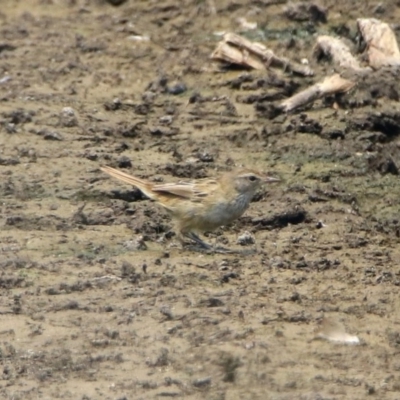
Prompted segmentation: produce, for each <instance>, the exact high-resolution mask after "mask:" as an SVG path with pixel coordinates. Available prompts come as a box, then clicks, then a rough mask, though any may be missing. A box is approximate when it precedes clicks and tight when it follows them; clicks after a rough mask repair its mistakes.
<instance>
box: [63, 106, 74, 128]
mask: <svg viewBox="0 0 400 400" xmlns="http://www.w3.org/2000/svg"><path fill="white" fill-rule="evenodd" d="M60 124H61V126H64V127H66V128H72V127H74V126H77V125H78V118H77V116H76V112H75V110H74V109H73V108H72V107H64V108H63V109H62V110H61V114H60Z"/></svg>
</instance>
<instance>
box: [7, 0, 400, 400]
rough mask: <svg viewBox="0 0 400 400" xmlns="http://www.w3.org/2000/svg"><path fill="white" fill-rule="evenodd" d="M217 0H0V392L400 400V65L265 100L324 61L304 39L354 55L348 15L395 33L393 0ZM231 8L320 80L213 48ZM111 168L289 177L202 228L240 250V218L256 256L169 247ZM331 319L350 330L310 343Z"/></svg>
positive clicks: (304, 82)
mask: <svg viewBox="0 0 400 400" xmlns="http://www.w3.org/2000/svg"><path fill="white" fill-rule="evenodd" d="M28 3H29V5H27V4H28ZM215 3H216V14H214V13H213V10H212V2H210V1H197V0H185V1H181V2H178V1H166V2H158V1H152V0H142V1H133V0H131V1H129V0H128V1H127V2H125V3H124V4H122V5H121V6H119V7H114V6H112V5H110V4H108V3H106V2H102V1H100V0H98V1H89V0H88V1H84V0H75V1H74V0H69V1H68V0H64V1H63V0H32V1H30V2H26V1H22V0H21V1H16V0H3V1H2V6H1V9H0V23H1V28H0V29H1V43H0V116H1V117H0V129H1V130H0V176H1V179H0V198H1V206H0V207H1V208H0V210H1V215H0V217H1V218H0V226H1V232H0V252H1V255H0V267H1V271H0V272H1V275H0V286H1V290H0V313H1V314H0V321H1V326H0V359H1V366H2V367H1V368H2V369H1V374H0V398H2V399H9V400H11V399H13V400H19V399H24V400H26V399H58V398H62V399H86V400H89V399H120V400H122V399H154V398H164V397H167V398H169V397H177V398H185V399H186V398H187V399H213V400H217V399H307V400H308V399H310V400H311V399H365V398H366V397H367V396H370V397H372V398H379V399H398V398H400V359H399V350H400V325H399V324H400V317H399V307H400V300H399V294H398V293H399V285H400V261H399V260H400V248H399V236H400V225H399V218H400V217H399V209H400V185H399V176H398V174H399V167H400V156H399V153H400V139H399V135H400V107H399V103H398V100H399V93H400V85H399V75H398V73H397V72H396V71H391V70H389V71H376V72H373V73H371V74H370V75H368V76H365V77H363V78H360V79H359V82H358V86H357V88H356V89H354V90H352V91H351V92H350V93H348V94H346V95H345V96H343V97H341V98H337V99H327V100H325V101H318V102H316V103H315V104H314V105H313V106H309V107H307V108H305V109H303V110H301V111H298V112H295V113H293V114H291V115H279V116H277V117H276V118H271V115H269V114H268V112H267V111H268V106H269V104H271V102H274V101H279V100H281V99H284V98H286V97H288V96H290V95H291V94H292V93H295V92H296V91H298V90H300V89H302V88H305V87H307V86H309V85H310V84H312V83H315V82H318V81H319V80H321V79H322V78H323V77H324V76H327V75H329V74H331V73H332V72H333V67H332V65H331V64H329V62H326V61H324V60H322V61H321V62H318V60H315V59H314V58H313V57H312V47H313V45H314V43H315V38H316V35H317V34H321V33H327V34H334V35H341V36H343V37H345V38H346V40H348V43H350V44H351V45H352V46H353V47H352V48H353V51H354V52H356V51H357V37H356V36H357V35H356V18H358V17H361V16H362V17H375V18H380V19H383V20H385V21H386V22H389V23H393V24H394V25H393V27H394V29H395V31H396V34H397V32H399V31H398V30H397V29H398V27H399V25H396V23H398V21H399V17H400V6H399V2H398V1H397V2H396V1H386V2H377V1H368V2H365V4H364V2H363V7H362V10H360V2H359V1H356V0H354V1H349V0H346V1H342V0H337V1H328V0H326V1H322V2H321V4H323V5H324V6H326V7H327V8H328V9H329V14H328V21H327V23H322V22H319V21H318V20H315V17H313V16H312V15H311V14H312V13H311V14H309V13H307V12H306V14H305V16H303V17H302V16H300V17H298V18H297V17H296V18H295V19H300V20H293V16H292V17H291V18H292V19H289V18H288V17H287V16H286V15H285V13H284V11H283V10H284V6H285V4H284V3H285V2H282V1H276V2H268V1H250V0H249V1H245V0H241V1H226V0H224V1H218V2H217V1H216V2H215ZM269 3H275V4H269ZM178 4H180V5H178ZM240 17H245V18H246V19H247V20H248V21H250V22H257V23H258V28H257V29H256V30H252V31H248V32H245V33H244V34H245V35H246V37H248V38H250V39H252V40H259V41H262V42H263V43H266V44H267V45H268V46H269V47H270V48H272V49H274V50H275V51H276V52H277V53H278V54H280V55H285V56H286V57H288V58H290V59H291V60H298V61H300V60H301V59H303V58H305V59H308V60H309V62H310V66H311V67H312V68H313V69H314V70H315V76H313V77H307V78H304V77H299V76H294V75H291V74H290V73H289V72H288V71H286V72H285V71H281V70H270V71H269V72H260V71H258V72H255V71H243V70H240V69H237V68H236V69H232V68H221V66H220V65H218V64H216V63H213V62H211V61H210V57H209V56H210V54H211V52H212V50H213V49H214V48H215V45H216V43H217V42H218V40H219V39H220V37H221V36H219V35H220V33H221V32H223V31H235V32H241V28H240V26H239V24H238V22H237V19H238V18H240ZM398 39H399V37H398ZM358 57H359V58H360V59H362V55H361V54H359V55H358ZM102 165H111V166H114V167H117V168H120V169H123V170H124V171H127V172H130V173H134V174H136V175H139V176H141V177H145V178H149V179H151V180H158V181H160V180H164V181H173V180H178V179H181V178H199V177H205V176H215V175H218V173H220V172H221V171H225V170H227V169H229V168H232V166H234V165H245V166H247V167H252V168H256V169H259V170H262V171H269V172H270V173H273V174H275V175H277V176H280V177H281V178H282V180H283V181H282V183H280V184H278V185H274V186H270V187H268V188H264V189H263V190H262V191H261V192H260V193H259V194H258V195H257V196H256V198H255V201H254V202H253V203H252V204H251V207H250V209H249V210H248V211H247V212H246V214H245V215H244V216H243V217H241V218H240V219H239V220H238V221H237V222H236V223H235V224H234V225H232V226H229V227H223V228H221V229H219V230H217V231H216V232H213V233H209V234H207V236H208V237H207V240H208V241H210V242H217V243H220V244H223V245H224V246H228V247H232V248H239V247H240V245H239V244H237V239H238V237H239V236H240V235H242V234H243V233H244V232H246V231H248V232H250V233H251V234H252V235H253V236H254V238H255V245H252V244H250V245H249V246H248V247H246V248H252V247H255V248H256V249H257V253H256V254H254V255H251V256H242V255H234V254H230V255H223V254H216V255H210V254H201V253H196V252H191V251H188V250H183V249H181V248H180V247H179V245H178V243H177V238H176V236H175V235H174V232H173V224H172V222H171V220H170V219H169V217H168V216H167V215H165V213H164V212H163V211H162V209H160V208H159V207H158V206H157V205H156V204H154V203H151V202H150V201H148V200H145V199H144V197H143V196H142V195H141V194H140V192H138V191H137V190H135V189H134V188H131V187H129V186H126V185H124V184H123V183H120V182H117V181H115V180H112V179H110V178H109V177H108V176H105V174H103V173H102V172H101V171H100V170H99V167H100V166H102ZM143 240H144V245H143ZM323 318H330V319H333V320H334V321H336V322H339V323H340V324H342V325H343V326H344V327H345V329H346V330H347V332H349V333H350V334H352V335H357V336H358V337H359V339H360V344H359V345H344V344H338V343H332V342H329V341H323V340H316V339H315V338H316V334H317V333H318V329H319V326H320V323H321V321H322V319H323Z"/></svg>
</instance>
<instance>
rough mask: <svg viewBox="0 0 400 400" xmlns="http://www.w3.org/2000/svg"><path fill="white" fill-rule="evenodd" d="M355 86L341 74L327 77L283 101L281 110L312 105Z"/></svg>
mask: <svg viewBox="0 0 400 400" xmlns="http://www.w3.org/2000/svg"><path fill="white" fill-rule="evenodd" d="M354 85H355V83H354V82H352V81H349V80H347V79H344V78H342V77H341V76H340V75H339V74H335V75H332V76H329V77H326V78H325V79H324V80H323V81H322V82H319V83H316V84H315V85H312V86H310V87H309V88H307V89H305V90H303V91H302V92H300V93H297V94H295V95H294V96H292V97H289V98H288V99H286V100H285V101H283V102H282V103H281V104H280V106H279V108H280V109H281V110H282V111H284V112H289V111H293V110H295V109H296V108H299V107H301V106H304V105H306V104H309V103H312V102H314V101H315V100H317V99H319V98H321V97H325V96H328V95H332V94H336V93H344V92H347V91H348V90H350V89H351V88H352V87H353V86H354Z"/></svg>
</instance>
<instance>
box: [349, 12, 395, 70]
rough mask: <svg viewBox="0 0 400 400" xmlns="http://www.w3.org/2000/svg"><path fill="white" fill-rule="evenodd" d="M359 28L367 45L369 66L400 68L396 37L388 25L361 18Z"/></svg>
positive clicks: (358, 21) (376, 20)
mask: <svg viewBox="0 0 400 400" xmlns="http://www.w3.org/2000/svg"><path fill="white" fill-rule="evenodd" d="M357 26H358V30H359V31H360V33H361V35H362V37H363V39H364V40H365V42H366V43H367V46H368V49H367V51H368V59H369V65H370V66H371V67H372V68H375V69H378V68H381V67H384V66H400V51H399V47H398V45H397V40H396V36H395V34H394V32H393V31H392V29H391V28H390V26H389V25H388V24H386V23H385V22H382V21H380V20H378V19H374V18H365V19H363V18H360V19H358V20H357Z"/></svg>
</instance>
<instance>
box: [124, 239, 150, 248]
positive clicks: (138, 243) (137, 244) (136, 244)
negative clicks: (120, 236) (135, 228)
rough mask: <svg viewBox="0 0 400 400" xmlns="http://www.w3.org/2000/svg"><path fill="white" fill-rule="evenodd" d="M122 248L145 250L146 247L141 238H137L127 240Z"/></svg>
mask: <svg viewBox="0 0 400 400" xmlns="http://www.w3.org/2000/svg"><path fill="white" fill-rule="evenodd" d="M124 247H125V248H126V249H128V250H147V245H146V243H145V241H144V237H143V236H138V237H137V238H135V239H133V240H127V241H126V242H125V243H124Z"/></svg>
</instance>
